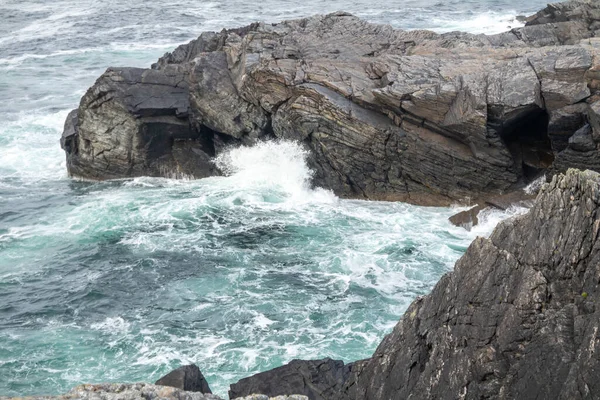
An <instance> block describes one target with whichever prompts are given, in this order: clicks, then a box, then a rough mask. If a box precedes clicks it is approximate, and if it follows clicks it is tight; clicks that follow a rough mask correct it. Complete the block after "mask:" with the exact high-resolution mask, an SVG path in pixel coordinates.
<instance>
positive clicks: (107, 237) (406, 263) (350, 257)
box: [0, 0, 542, 395]
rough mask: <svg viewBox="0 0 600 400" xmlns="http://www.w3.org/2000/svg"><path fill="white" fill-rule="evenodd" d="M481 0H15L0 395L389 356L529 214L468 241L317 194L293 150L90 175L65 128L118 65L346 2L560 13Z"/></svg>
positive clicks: (1, 46) (403, 13) (413, 211)
mask: <svg viewBox="0 0 600 400" xmlns="http://www.w3.org/2000/svg"><path fill="white" fill-rule="evenodd" d="M184 4H186V6H185V8H184V6H183V5H184ZM465 4H466V3H464V2H442V3H434V2H430V3H427V2H410V1H408V2H405V3H404V4H402V3H398V5H397V7H396V8H390V7H389V4H388V5H385V4H382V5H380V6H377V5H374V4H372V2H366V1H354V2H350V3H348V2H339V3H336V2H328V3H326V4H325V3H323V2H316V1H307V2H303V3H302V5H301V6H299V5H296V3H295V2H294V3H291V2H285V1H272V2H271V3H263V4H262V5H250V4H248V3H246V2H244V3H240V4H237V3H236V2H233V3H232V2H227V3H225V2H208V3H207V2H197V3H194V4H193V5H190V4H188V2H177V1H169V2H166V3H158V2H141V1H132V2H127V4H123V3H122V2H116V1H105V2H91V1H77V2H75V1H64V0H61V1H56V2H51V3H48V2H43V1H18V2H17V1H15V0H10V1H5V2H3V3H1V4H0V15H1V16H2V21H3V24H1V25H0V94H2V98H3V101H2V103H1V104H0V395H17V394H21V395H29V394H55V393H60V392H64V391H66V390H68V389H69V388H70V387H72V386H74V385H76V384H79V383H82V382H99V381H121V382H129V381H153V380H155V379H157V378H159V377H160V376H161V375H162V374H164V373H166V372H168V371H169V370H170V369H173V368H176V367H178V366H179V365H181V364H182V363H189V362H195V363H197V364H198V365H199V366H200V368H201V369H202V371H203V372H204V373H205V375H206V377H207V379H208V381H209V383H210V385H211V387H212V388H213V390H214V391H216V392H217V393H220V394H223V395H224V394H225V393H226V391H227V385H228V384H229V383H232V382H235V381H236V380H238V379H240V378H242V377H244V376H247V375H249V374H252V373H254V372H258V371H262V370H265V369H269V368H272V367H275V366H278V365H280V364H282V363H284V362H287V361H289V360H291V359H294V358H320V357H326V356H328V357H333V358H340V359H344V360H346V361H353V360H355V359H360V358H365V357H368V356H370V354H371V353H372V352H373V350H374V349H375V347H376V346H377V344H378V343H379V341H380V340H381V339H382V337H383V336H384V335H385V334H386V333H387V332H389V331H390V330H391V328H392V327H393V326H394V324H395V323H396V322H397V321H398V319H399V317H400V315H402V313H403V311H404V310H405V309H406V307H407V306H408V304H410V302H411V301H412V300H414V298H415V297H417V296H418V295H422V294H426V293H427V292H428V291H429V290H430V289H431V287H432V286H433V285H434V284H435V282H437V281H438V280H439V278H440V276H441V275H442V274H443V273H445V272H447V271H449V270H451V268H452V266H453V264H454V262H455V261H456V260H457V259H458V258H459V257H460V256H461V255H462V254H463V252H464V250H465V249H466V247H467V246H468V245H469V243H470V242H471V241H472V240H473V239H474V238H475V236H477V235H487V234H489V232H490V231H491V229H492V228H493V226H494V225H495V224H496V223H497V222H498V221H499V220H500V219H502V218H505V217H507V216H508V215H509V214H510V213H508V214H501V213H490V214H488V215H487V216H486V217H485V218H484V223H483V224H482V225H481V226H479V227H477V228H476V229H475V230H474V231H472V232H466V231H465V230H463V229H460V228H456V227H453V226H451V225H450V224H449V223H448V222H447V220H446V219H447V217H448V216H450V215H452V214H453V213H455V212H456V211H457V210H456V209H452V208H422V207H415V206H410V205H406V204H402V203H385V202H365V201H350V200H341V199H338V198H337V197H336V196H334V195H333V194H332V193H331V192H329V191H327V190H324V189H319V188H316V189H315V188H311V185H310V177H311V171H310V170H309V169H308V168H307V167H306V164H305V162H304V157H305V154H304V153H303V151H302V150H301V148H300V147H298V146H297V145H295V144H294V143H290V142H273V143H265V144H262V145H260V146H257V147H254V148H241V149H236V150H232V151H231V152H230V153H228V154H225V155H224V156H223V157H222V158H220V159H219V160H215V162H217V163H219V164H220V165H221V167H223V168H225V169H226V170H227V171H229V176H226V177H218V178H209V179H204V180H198V181H175V180H168V179H155V178H138V179H133V180H122V181H114V182H103V183H91V182H80V181H73V180H70V179H68V178H67V176H66V172H65V162H64V154H63V153H62V151H61V150H60V147H59V145H58V139H59V137H60V133H61V130H62V124H63V121H64V119H65V117H66V114H67V113H68V111H69V110H70V109H72V108H74V107H76V106H77V103H78V100H79V98H80V97H81V95H82V94H83V93H84V91H85V90H86V89H87V87H89V85H91V84H92V83H93V81H94V79H95V78H96V77H97V76H98V75H99V74H101V73H102V72H103V70H104V69H105V68H106V67H108V66H110V65H114V66H121V65H128V66H147V65H149V64H151V63H152V62H153V61H155V60H156V59H157V58H158V57H159V56H160V55H161V54H162V53H164V52H165V51H167V50H170V49H172V48H174V47H175V45H176V44H178V43H182V42H186V41H187V40H189V39H191V38H193V37H195V36H197V35H198V34H199V33H200V32H201V31H203V30H207V29H220V28H222V27H225V26H228V27H229V26H236V25H241V24H245V23H249V22H251V21H253V20H256V19H261V20H267V21H275V20H279V19H282V18H288V17H297V16H302V15H308V14H312V13H315V12H321V13H322V12H329V11H334V10H338V9H345V10H347V11H350V12H354V13H356V14H357V15H361V16H363V17H365V18H368V19H370V20H372V21H375V22H386V23H392V24H394V25H395V26H398V27H406V28H419V27H421V28H433V29H437V30H440V31H443V30H451V29H458V28H464V29H466V30H470V31H473V32H482V31H498V30H503V29H505V27H506V26H507V25H508V24H514V16H515V15H517V14H523V13H529V12H531V11H533V10H535V9H537V8H540V6H541V5H542V2H533V3H530V4H527V5H521V4H516V3H510V2H508V1H504V2H493V3H492V2H484V1H478V2H472V3H470V6H469V5H468V4H467V5H465ZM524 7H525V8H524ZM512 212H519V211H518V210H515V211H512Z"/></svg>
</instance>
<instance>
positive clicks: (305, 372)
mask: <svg viewBox="0 0 600 400" xmlns="http://www.w3.org/2000/svg"><path fill="white" fill-rule="evenodd" d="M352 366H353V364H348V365H344V362H343V361H339V360H332V359H330V358H325V359H323V360H311V361H303V360H293V361H291V362H290V363H288V364H286V365H283V366H281V367H278V368H274V369H272V370H270V371H266V372H261V373H259V374H256V375H253V376H251V377H248V378H244V379H242V380H240V381H239V382H237V383H234V384H232V385H231V386H230V389H229V398H230V399H234V398H237V397H245V396H249V395H251V394H253V393H263V394H265V395H267V396H280V395H284V394H286V393H294V394H298V395H304V396H307V398H308V399H310V400H329V399H332V398H333V397H334V396H335V395H336V393H338V392H339V391H341V390H342V387H343V385H344V384H345V383H346V381H347V379H348V377H349V376H350V373H351V371H352Z"/></svg>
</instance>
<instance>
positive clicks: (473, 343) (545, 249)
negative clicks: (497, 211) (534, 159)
mask: <svg viewBox="0 0 600 400" xmlns="http://www.w3.org/2000/svg"><path fill="white" fill-rule="evenodd" d="M599 232H600V174H598V173H596V172H591V171H586V172H581V171H578V170H569V171H567V173H566V175H557V176H555V177H554V178H553V179H552V181H551V183H549V184H547V185H546V186H544V187H543V188H542V190H541V192H540V194H539V195H538V197H537V199H536V202H535V205H534V206H533V208H532V209H531V210H530V212H529V213H528V214H526V215H523V216H519V217H516V218H512V219H509V220H506V221H504V222H502V223H500V224H499V225H498V227H497V228H496V229H495V230H494V232H493V234H492V235H491V236H490V238H489V239H484V238H478V239H476V240H475V241H474V242H473V243H472V244H471V246H470V247H469V248H468V250H467V252H466V254H465V255H464V256H463V257H462V258H461V259H460V260H459V261H458V262H457V263H456V266H455V269H454V271H453V272H450V273H448V274H447V275H445V276H444V277H442V279H441V280H440V282H439V283H438V284H437V285H436V286H435V288H434V289H433V291H432V292H431V294H429V295H427V296H425V297H422V298H419V299H417V300H416V301H414V302H413V303H412V304H411V306H410V307H409V308H408V310H407V311H406V313H405V314H404V316H403V318H402V319H401V320H400V322H399V323H398V325H397V326H396V327H395V328H394V330H393V332H392V333H391V334H389V335H388V336H386V337H385V339H384V340H383V341H382V343H381V344H380V345H379V347H378V348H377V350H376V351H375V353H374V354H373V357H372V358H371V359H370V360H368V361H366V362H365V363H364V364H361V365H360V367H359V368H355V370H354V371H353V372H352V374H351V375H352V376H351V377H349V378H348V380H347V381H346V382H347V384H346V385H345V388H344V389H343V390H342V392H340V393H339V394H338V396H337V397H334V398H333V399H344V400H348V399H352V400H359V399H360V400H380V399H387V400H393V399H398V400H400V399H449V400H450V399H452V400H454V399H482V398H492V399H549V400H551V399H597V398H600V381H599V380H598V379H597V378H598V376H599V374H600V280H599V278H598V277H600V235H599Z"/></svg>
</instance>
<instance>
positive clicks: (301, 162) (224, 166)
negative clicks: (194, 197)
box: [215, 140, 337, 203]
mask: <svg viewBox="0 0 600 400" xmlns="http://www.w3.org/2000/svg"><path fill="white" fill-rule="evenodd" d="M308 156H309V151H308V150H307V149H306V148H304V147H303V146H302V145H301V144H300V143H297V142H293V141H287V140H278V141H265V142H259V143H258V144H256V145H254V146H251V147H247V146H241V147H237V148H231V149H229V150H228V151H226V152H224V153H222V154H221V155H219V156H218V157H217V158H216V159H215V164H216V165H217V167H218V168H219V169H220V170H221V171H222V172H223V173H224V174H225V176H226V177H225V178H224V179H221V180H220V181H221V184H223V185H224V186H228V187H229V188H235V190H236V191H238V192H239V191H241V192H244V193H246V194H248V195H250V196H252V195H256V197H255V198H254V201H259V202H264V201H266V202H275V203H277V202H288V203H307V202H317V203H332V202H336V201H337V197H336V196H335V195H334V194H333V192H331V191H330V190H325V189H322V188H313V187H312V183H311V182H312V178H313V175H314V172H313V171H312V170H311V169H310V168H309V167H308V165H307V162H306V160H307V157H308Z"/></svg>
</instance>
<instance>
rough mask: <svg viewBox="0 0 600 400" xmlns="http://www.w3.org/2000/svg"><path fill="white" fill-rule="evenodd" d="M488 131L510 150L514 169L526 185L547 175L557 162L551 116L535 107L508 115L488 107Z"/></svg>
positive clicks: (500, 108)
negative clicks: (549, 134)
mask: <svg viewBox="0 0 600 400" xmlns="http://www.w3.org/2000/svg"><path fill="white" fill-rule="evenodd" d="M487 125H488V131H490V132H494V133H496V134H497V135H498V136H499V137H500V138H501V139H502V140H503V141H504V143H505V145H506V147H507V148H508V150H509V151H510V153H511V155H512V157H513V160H514V164H515V169H516V170H517V171H520V172H521V176H522V178H523V179H524V181H525V182H526V183H529V182H531V181H533V180H535V179H536V178H538V177H539V176H540V175H541V174H543V173H544V171H546V170H547V169H548V168H550V166H551V165H552V163H553V162H554V153H553V152H552V146H551V142H550V138H549V136H548V113H547V112H546V110H544V109H542V108H538V107H535V108H532V109H530V110H528V111H526V112H521V113H520V114H519V115H516V116H512V117H511V116H507V115H505V114H504V109H503V108H502V107H495V106H488V124H487Z"/></svg>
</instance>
